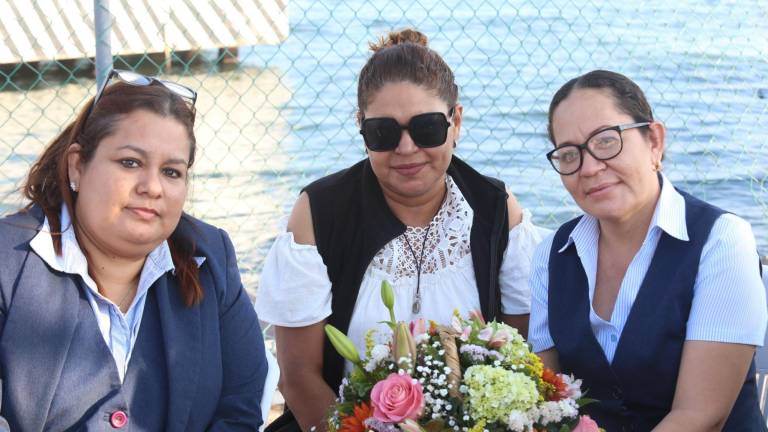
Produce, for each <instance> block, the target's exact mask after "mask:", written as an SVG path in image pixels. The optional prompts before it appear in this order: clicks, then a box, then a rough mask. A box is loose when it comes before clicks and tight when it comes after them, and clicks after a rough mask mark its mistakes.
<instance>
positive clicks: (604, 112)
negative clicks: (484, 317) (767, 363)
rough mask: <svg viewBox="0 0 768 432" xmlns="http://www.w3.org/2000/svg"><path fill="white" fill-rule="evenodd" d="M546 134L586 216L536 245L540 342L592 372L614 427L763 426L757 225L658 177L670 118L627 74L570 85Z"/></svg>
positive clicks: (535, 322)
mask: <svg viewBox="0 0 768 432" xmlns="http://www.w3.org/2000/svg"><path fill="white" fill-rule="evenodd" d="M549 137H550V139H551V141H552V143H553V144H554V149H553V150H552V151H551V152H549V153H548V154H547V157H548V158H549V160H550V162H551V163H552V166H553V167H554V169H555V170H556V171H557V172H558V173H560V175H561V180H562V182H563V185H564V186H565V188H566V189H567V190H568V192H569V193H570V194H571V196H573V199H574V200H575V201H576V203H577V204H578V205H579V207H581V209H582V210H583V211H584V215H583V216H580V217H578V218H576V219H574V220H572V221H570V222H568V223H566V224H564V225H563V226H561V227H560V229H558V230H557V232H556V233H554V234H553V235H552V236H550V237H548V238H547V239H546V240H544V241H543V242H542V243H541V245H539V247H538V249H537V251H536V255H535V256H534V261H533V262H534V264H533V269H532V272H531V291H532V306H531V328H530V339H529V341H530V342H531V343H532V344H533V348H534V351H536V352H538V353H539V355H540V356H541V357H542V359H543V360H544V363H545V364H546V365H547V366H549V367H551V368H553V369H556V370H560V371H562V372H565V373H573V374H574V375H576V376H578V377H579V378H581V379H583V381H584V383H583V387H584V388H586V389H588V397H590V398H593V399H597V401H598V402H596V403H594V404H591V405H588V406H587V407H586V410H587V412H589V413H590V414H591V415H592V416H593V417H594V418H595V419H596V421H597V423H598V424H600V426H601V427H603V428H605V429H606V430H609V431H620V430H638V431H648V430H654V431H659V432H660V431H681V430H685V431H714V430H721V429H722V430H727V431H764V430H766V427H765V422H764V421H763V420H762V417H761V415H760V408H759V406H758V398H757V393H756V389H755V368H754V364H753V356H754V352H755V346H758V345H762V343H763V337H764V334H765V329H766V315H767V312H766V298H765V288H764V287H763V285H762V282H761V280H760V274H759V260H758V255H757V252H756V246H755V239H754V237H753V235H752V230H751V228H750V226H749V224H748V223H747V222H746V221H744V220H743V219H741V218H739V217H737V216H735V215H733V214H729V213H726V212H725V211H723V210H721V209H719V208H717V207H714V206H712V205H710V204H707V203H705V202H703V201H701V200H698V199H696V198H694V197H692V196H691V195H688V194H687V193H685V192H683V191H680V190H678V189H675V187H674V185H673V184H672V183H671V182H670V181H669V179H668V178H667V177H666V176H664V174H662V172H661V160H662V156H663V154H664V146H665V137H666V131H665V129H664V125H663V124H662V123H660V122H658V121H656V120H654V117H653V114H652V112H651V108H650V106H649V105H648V102H647V100H646V98H645V95H644V94H643V92H642V90H640V88H639V87H638V86H637V85H636V84H635V83H634V82H632V81H631V80H629V79H628V78H627V77H625V76H623V75H620V74H617V73H613V72H608V71H593V72H590V73H588V74H586V75H583V76H580V77H578V78H575V79H573V80H571V81H569V82H567V83H566V84H565V85H564V86H563V87H562V88H561V89H560V90H558V92H557V93H556V94H555V96H554V98H553V99H552V103H551V105H550V108H549Z"/></svg>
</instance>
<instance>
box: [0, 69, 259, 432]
mask: <svg viewBox="0 0 768 432" xmlns="http://www.w3.org/2000/svg"><path fill="white" fill-rule="evenodd" d="M109 81H111V84H110V85H106V84H105V85H104V86H103V87H102V88H101V89H100V91H99V92H98V94H97V96H96V97H95V98H94V99H92V101H91V102H89V103H88V104H86V106H85V107H84V108H83V109H82V111H81V112H80V114H79V115H78V116H77V118H76V119H75V120H74V121H73V122H72V123H70V124H69V125H68V126H67V127H66V128H65V129H64V130H63V132H61V134H60V135H59V136H58V137H56V139H54V140H53V142H52V143H51V144H50V145H49V146H48V147H47V148H46V149H45V150H44V151H43V153H42V155H41V156H40V159H39V160H38V161H37V162H36V163H35V164H34V165H33V167H32V169H31V170H30V172H29V174H28V176H27V179H26V184H25V186H24V194H25V196H26V197H27V198H29V200H30V201H31V202H30V204H29V205H28V206H27V208H26V209H24V210H23V211H21V212H19V213H17V214H14V215H11V216H8V217H6V218H4V219H1V220H0V261H2V263H3V265H2V267H1V268H0V294H1V296H0V370H2V385H3V394H2V398H3V400H2V408H1V411H0V415H2V416H3V417H5V418H6V419H7V420H8V422H9V423H10V427H11V430H14V431H42V430H107V429H110V430H111V429H113V428H114V429H120V428H126V427H127V428H130V429H131V430H141V431H159V430H163V431H179V432H181V431H202V430H221V431H225V430H233V431H234V430H238V431H240V430H252V431H256V430H258V428H259V425H260V424H261V423H262V419H261V410H260V407H259V405H260V399H261V394H262V389H263V386H264V379H265V376H266V373H267V364H266V359H265V357H264V343H263V340H262V337H261V331H260V328H259V324H258V319H257V317H256V314H255V312H254V310H253V307H252V306H251V304H250V301H249V299H248V296H247V295H246V293H245V292H244V290H243V287H242V285H241V282H240V276H239V272H238V269H237V260H236V257H235V253H234V250H233V247H232V243H231V241H230V240H229V237H228V236H227V234H226V233H225V232H224V231H222V230H220V229H217V228H215V227H213V226H210V225H208V224H205V223H203V222H201V221H199V220H197V219H195V218H193V217H191V216H189V215H187V214H185V213H184V212H183V206H184V202H185V199H186V196H187V191H188V188H189V175H190V168H191V167H192V164H193V162H194V159H195V150H196V142H195V135H194V132H193V126H194V121H195V108H194V102H195V97H196V94H195V92H194V91H193V90H191V89H188V88H186V87H183V86H181V85H179V84H176V83H171V82H166V81H160V80H157V79H154V78H148V77H145V76H142V75H139V74H136V73H133V72H128V71H113V72H112V73H111V74H110V76H109V80H108V82H109Z"/></svg>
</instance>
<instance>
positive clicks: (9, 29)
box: [0, 0, 288, 63]
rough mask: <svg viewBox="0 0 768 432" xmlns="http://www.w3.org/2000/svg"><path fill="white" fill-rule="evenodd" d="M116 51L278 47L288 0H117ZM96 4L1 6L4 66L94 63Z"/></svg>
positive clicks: (7, 2) (25, 1)
mask: <svg viewBox="0 0 768 432" xmlns="http://www.w3.org/2000/svg"><path fill="white" fill-rule="evenodd" d="M109 8H110V12H111V14H112V16H113V18H114V20H113V25H112V38H111V42H112V53H113V54H115V55H119V54H140V53H147V52H163V51H165V49H166V48H171V49H174V50H177V51H186V50H192V49H204V48H216V47H234V46H243V45H260V44H277V43H280V42H281V41H283V40H285V38H286V37H288V5H287V0H133V1H127V0H110V1H109ZM93 9H94V7H93V0H0V63H20V62H22V61H26V62H28V61H38V60H60V59H71V58H83V57H94V56H95V51H96V42H95V36H94V18H93V14H94V10H93Z"/></svg>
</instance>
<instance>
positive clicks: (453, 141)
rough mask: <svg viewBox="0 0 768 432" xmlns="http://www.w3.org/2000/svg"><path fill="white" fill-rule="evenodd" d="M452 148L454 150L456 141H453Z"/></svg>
mask: <svg viewBox="0 0 768 432" xmlns="http://www.w3.org/2000/svg"><path fill="white" fill-rule="evenodd" d="M453 148H456V141H455V140H454V141H453Z"/></svg>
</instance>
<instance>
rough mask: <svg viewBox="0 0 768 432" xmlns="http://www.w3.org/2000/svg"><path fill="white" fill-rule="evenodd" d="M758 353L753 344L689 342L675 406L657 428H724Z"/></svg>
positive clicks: (694, 431) (657, 431)
mask: <svg viewBox="0 0 768 432" xmlns="http://www.w3.org/2000/svg"><path fill="white" fill-rule="evenodd" d="M754 353H755V347H754V346H752V345H742V344H733V343H721V342H705V341H687V342H685V345H684V346H683V356H682V360H681V363H680V374H679V375H678V377H677V389H676V390H675V399H674V401H673V402H672V410H671V411H670V413H669V414H667V416H666V417H665V418H664V420H662V422H661V423H659V424H658V425H657V426H656V428H654V429H653V430H654V432H663V431H681V430H685V431H691V432H705V431H707V432H708V431H719V430H721V429H722V427H723V425H724V424H725V422H726V420H728V416H729V415H730V413H731V409H732V408H733V404H734V403H735V402H736V397H737V396H738V395H739V392H740V391H741V387H742V386H743V385H744V379H745V378H746V376H747V371H748V370H749V365H750V362H751V361H752V356H753V355H754Z"/></svg>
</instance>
